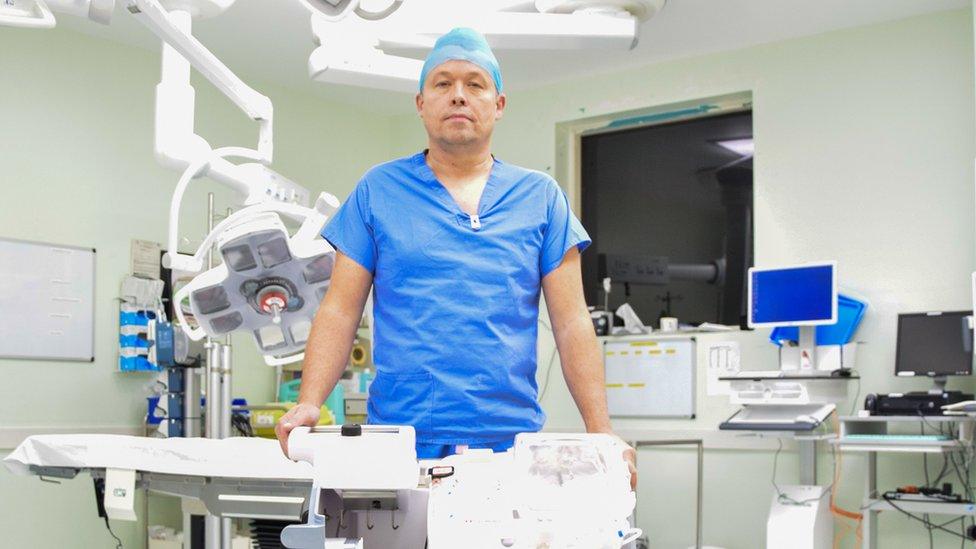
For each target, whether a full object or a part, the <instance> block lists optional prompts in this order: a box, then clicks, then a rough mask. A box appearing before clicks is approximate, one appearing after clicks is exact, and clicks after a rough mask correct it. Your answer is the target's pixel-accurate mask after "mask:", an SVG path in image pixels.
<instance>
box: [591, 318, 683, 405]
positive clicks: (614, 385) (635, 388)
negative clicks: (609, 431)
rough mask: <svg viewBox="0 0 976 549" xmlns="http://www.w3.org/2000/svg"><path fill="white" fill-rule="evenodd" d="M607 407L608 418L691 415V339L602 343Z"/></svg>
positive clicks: (610, 340) (606, 341) (609, 340)
mask: <svg viewBox="0 0 976 549" xmlns="http://www.w3.org/2000/svg"><path fill="white" fill-rule="evenodd" d="M603 364H604V368H605V369H606V377H607V381H606V384H607V406H608V408H609V410H610V415H611V416H614V417H689V418H690V417H695V340H694V339H693V338H691V337H688V338H679V339H652V338H647V339H626V340H620V341H616V340H613V339H608V340H605V341H604V342H603Z"/></svg>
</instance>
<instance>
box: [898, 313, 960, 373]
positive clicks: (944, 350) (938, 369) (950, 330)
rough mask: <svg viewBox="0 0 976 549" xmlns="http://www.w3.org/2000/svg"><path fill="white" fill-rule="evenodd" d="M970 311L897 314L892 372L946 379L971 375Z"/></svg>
mask: <svg viewBox="0 0 976 549" xmlns="http://www.w3.org/2000/svg"><path fill="white" fill-rule="evenodd" d="M970 315H972V311H959V312H944V313H918V314H902V315H898V342H897V351H896V353H895V373H896V374H899V375H920V376H925V375H927V376H947V375H970V374H972V373H973V331H972V329H970V324H969V318H968V317H969V316H970Z"/></svg>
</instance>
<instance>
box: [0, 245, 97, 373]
mask: <svg viewBox="0 0 976 549" xmlns="http://www.w3.org/2000/svg"><path fill="white" fill-rule="evenodd" d="M0 334H3V337H0V357H3V358H30V359H40V360H80V361H85V362H91V361H93V360H95V250H94V248H77V247H73V246H56V245H50V244H39V243H36V242H24V241H20V240H7V239H0Z"/></svg>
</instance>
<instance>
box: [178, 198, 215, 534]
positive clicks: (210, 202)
mask: <svg viewBox="0 0 976 549" xmlns="http://www.w3.org/2000/svg"><path fill="white" fill-rule="evenodd" d="M213 227H214V195H213V193H207V234H209V233H210V231H212V230H213ZM213 256H214V249H213V248H211V249H210V251H209V252H208V253H207V268H208V269H212V268H213V266H214V257H213ZM177 306H178V304H177ZM206 349H207V369H206V371H205V375H206V376H207V378H206V387H207V405H206V409H205V414H206V421H207V427H206V437H207V438H220V423H221V421H220V419H221V418H220V416H221V413H220V408H221V407H220V400H221V396H222V393H221V390H220V369H221V367H220V363H221V359H222V358H223V357H222V356H221V350H220V344H219V343H217V342H216V341H214V340H213V339H212V338H210V337H207V342H206ZM222 534H223V520H222V519H221V518H220V517H219V516H216V515H211V514H209V513H208V514H207V516H206V517H205V518H204V545H205V546H206V549H223V544H222V543H221V540H222V538H223V537H225V536H222Z"/></svg>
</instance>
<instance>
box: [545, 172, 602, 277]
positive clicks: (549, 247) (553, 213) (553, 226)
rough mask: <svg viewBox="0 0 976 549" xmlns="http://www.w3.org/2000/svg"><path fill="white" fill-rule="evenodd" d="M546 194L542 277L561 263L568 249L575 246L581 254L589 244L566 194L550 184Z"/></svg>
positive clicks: (553, 183) (589, 241)
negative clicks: (546, 208)
mask: <svg viewBox="0 0 976 549" xmlns="http://www.w3.org/2000/svg"><path fill="white" fill-rule="evenodd" d="M546 194H547V196H548V199H549V207H548V212H549V220H548V222H547V224H546V228H545V234H544V235H543V239H542V254H541V259H540V261H539V263H540V268H541V270H542V276H543V277H545V276H546V275H547V274H549V273H550V272H552V270H553V269H555V268H556V267H558V266H559V264H560V263H562V261H563V257H565V256H566V252H568V251H569V249H570V248H572V247H573V246H576V247H577V248H578V249H579V251H580V252H582V251H583V250H585V249H586V248H587V246H589V245H590V243H591V240H590V235H589V234H587V232H586V229H584V228H583V224H582V223H580V220H579V219H577V218H576V215H575V214H573V211H572V210H571V209H570V207H569V198H567V197H566V193H564V192H563V190H562V189H560V188H559V186H558V185H556V183H555V182H552V183H551V187H550V190H549V191H548V192H547V193H546Z"/></svg>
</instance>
